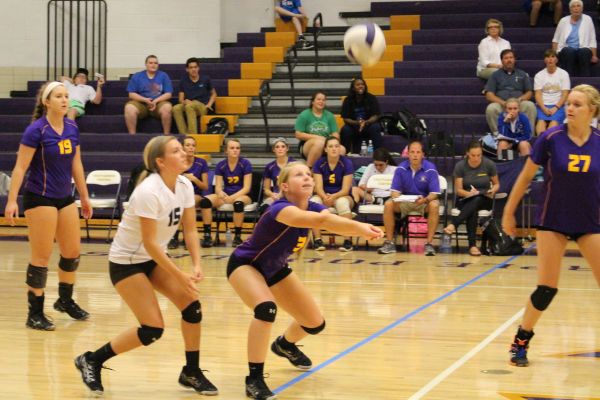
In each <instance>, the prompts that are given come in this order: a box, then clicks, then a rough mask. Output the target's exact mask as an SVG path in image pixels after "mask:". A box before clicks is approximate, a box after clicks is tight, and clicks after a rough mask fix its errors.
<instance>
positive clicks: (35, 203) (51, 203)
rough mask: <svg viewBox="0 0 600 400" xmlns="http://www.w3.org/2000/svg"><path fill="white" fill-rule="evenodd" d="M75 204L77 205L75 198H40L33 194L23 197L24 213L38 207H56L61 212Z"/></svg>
mask: <svg viewBox="0 0 600 400" xmlns="http://www.w3.org/2000/svg"><path fill="white" fill-rule="evenodd" d="M73 203H75V199H74V198H73V196H67V197H63V198H62V199H51V198H50V197H46V196H40V195H39V194H35V193H31V192H25V194H24V195H23V209H24V210H23V211H27V210H29V209H32V208H36V207H54V208H56V209H57V210H60V209H62V208H65V207H67V206H70V205H71V204H73Z"/></svg>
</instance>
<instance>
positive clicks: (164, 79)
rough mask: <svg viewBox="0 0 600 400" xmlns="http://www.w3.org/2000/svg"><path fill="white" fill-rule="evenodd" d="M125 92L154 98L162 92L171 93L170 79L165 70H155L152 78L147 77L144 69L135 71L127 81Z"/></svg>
mask: <svg viewBox="0 0 600 400" xmlns="http://www.w3.org/2000/svg"><path fill="white" fill-rule="evenodd" d="M127 92H134V93H137V94H139V95H140V96H143V97H147V98H150V99H155V98H157V97H159V96H161V95H163V94H164V93H173V85H172V84H171V79H170V78H169V75H167V73H166V72H163V71H156V74H155V75H154V78H149V77H148V74H147V73H146V71H145V70H144V71H140V72H136V73H135V74H133V75H132V76H131V78H130V79H129V82H128V83H127Z"/></svg>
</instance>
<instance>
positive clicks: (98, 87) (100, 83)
mask: <svg viewBox="0 0 600 400" xmlns="http://www.w3.org/2000/svg"><path fill="white" fill-rule="evenodd" d="M104 83H105V82H104V78H102V79H98V83H97V84H96V97H94V98H93V99H92V103H94V104H100V103H102V86H104Z"/></svg>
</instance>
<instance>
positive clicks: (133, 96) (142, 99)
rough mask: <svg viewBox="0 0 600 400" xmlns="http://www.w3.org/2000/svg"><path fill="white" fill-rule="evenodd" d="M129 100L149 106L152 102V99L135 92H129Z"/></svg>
mask: <svg viewBox="0 0 600 400" xmlns="http://www.w3.org/2000/svg"><path fill="white" fill-rule="evenodd" d="M129 99H130V100H135V101H139V102H142V103H146V104H150V103H151V102H152V99H149V98H147V97H144V96H142V95H141V94H138V93H136V92H129Z"/></svg>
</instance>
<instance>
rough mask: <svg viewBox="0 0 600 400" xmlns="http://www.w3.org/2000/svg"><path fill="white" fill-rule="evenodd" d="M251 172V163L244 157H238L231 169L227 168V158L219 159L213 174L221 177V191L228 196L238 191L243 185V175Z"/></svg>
mask: <svg viewBox="0 0 600 400" xmlns="http://www.w3.org/2000/svg"><path fill="white" fill-rule="evenodd" d="M251 173H252V164H250V161H248V160H246V159H245V158H240V159H239V160H238V162H237V164H236V165H235V168H234V169H233V170H230V169H229V163H228V162H227V159H224V160H222V161H219V163H218V164H217V167H216V168H215V175H218V176H222V177H223V191H224V192H225V193H227V195H228V196H230V195H232V194H234V193H236V192H239V191H240V190H242V188H243V187H244V176H245V175H248V174H251Z"/></svg>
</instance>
